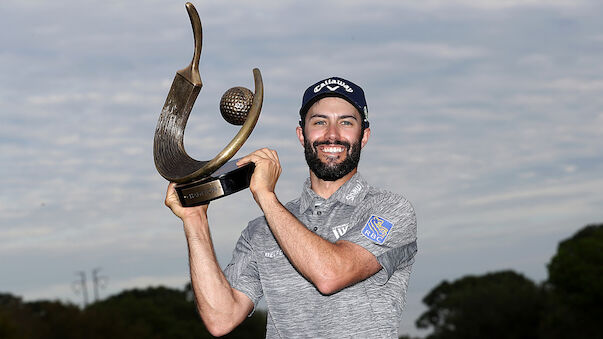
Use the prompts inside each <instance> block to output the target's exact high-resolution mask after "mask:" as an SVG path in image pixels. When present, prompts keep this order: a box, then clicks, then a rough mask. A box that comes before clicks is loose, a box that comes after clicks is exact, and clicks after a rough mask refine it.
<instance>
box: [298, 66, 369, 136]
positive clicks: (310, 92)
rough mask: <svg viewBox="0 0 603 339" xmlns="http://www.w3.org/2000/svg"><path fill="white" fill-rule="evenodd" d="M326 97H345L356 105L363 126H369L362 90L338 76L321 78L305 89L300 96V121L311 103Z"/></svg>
mask: <svg viewBox="0 0 603 339" xmlns="http://www.w3.org/2000/svg"><path fill="white" fill-rule="evenodd" d="M326 97H340V98H342V99H345V100H346V101H347V102H349V103H350V104H352V105H353V106H354V107H356V109H357V110H358V112H359V113H360V115H361V116H362V120H363V127H364V128H367V127H368V126H369V122H368V120H367V118H368V107H367V105H366V99H365V98H364V91H363V90H362V88H360V86H358V85H356V84H355V83H353V82H351V81H349V80H345V79H343V78H339V77H330V78H327V79H324V80H321V81H319V82H317V83H315V84H314V85H312V86H310V87H308V89H306V91H305V92H304V97H303V98H302V106H301V109H300V110H299V115H300V117H301V119H302V120H301V121H302V122H303V119H305V117H306V113H307V112H308V109H310V106H312V104H314V103H315V102H317V101H318V100H320V99H322V98H326Z"/></svg>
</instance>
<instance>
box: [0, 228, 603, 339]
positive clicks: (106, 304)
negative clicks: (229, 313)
mask: <svg viewBox="0 0 603 339" xmlns="http://www.w3.org/2000/svg"><path fill="white" fill-rule="evenodd" d="M547 269H548V278H547V280H546V281H544V282H542V283H535V282H533V281H531V280H530V279H528V278H526V277H524V276H523V275H521V274H519V273H516V272H514V271H500V272H493V273H487V274H484V275H480V276H465V277H462V278H460V279H458V280H455V281H452V282H448V281H443V282H441V283H440V284H439V285H437V286H436V287H435V288H433V289H432V290H431V291H430V292H429V293H428V294H427V295H426V296H425V297H424V299H423V302H424V304H425V305H426V306H427V308H428V309H427V311H426V312H425V313H423V314H422V315H421V316H420V317H419V318H418V319H417V321H416V324H417V326H418V327H419V328H423V329H427V330H430V331H431V334H430V335H428V336H427V337H426V338H425V339H456V338H463V339H471V338H480V339H481V338H490V339H496V338H506V339H514V338H551V339H556V338H563V339H566V338H572V339H573V338H589V339H590V338H594V339H597V338H601V339H603V322H602V321H603V311H602V310H603V224H599V225H589V226H586V227H584V228H582V229H581V230H579V231H578V232H577V233H576V234H574V235H573V236H572V237H570V238H569V239H566V240H564V241H562V242H561V243H559V246H558V249H557V253H556V254H555V255H554V256H553V258H552V259H551V260H550V262H549V264H548V265H547ZM319 311H320V310H317V312H319ZM265 326H266V313H265V312H263V311H260V310H256V312H255V313H254V314H253V315H252V316H251V317H249V318H247V319H246V320H245V322H244V323H243V324H241V325H240V326H239V327H238V328H236V329H235V330H234V331H233V332H232V333H230V334H229V335H227V336H225V338H263V337H264V334H265ZM300 335H302V336H303V334H301V333H300ZM211 337H212V336H211V335H210V334H209V333H208V332H207V330H206V329H205V328H204V326H203V323H202V322H201V321H200V319H199V316H198V315H197V312H196V310H195V305H194V301H193V297H192V292H191V291H190V285H189V286H186V287H185V288H184V289H183V290H177V289H170V288H165V287H154V288H147V289H135V290H129V291H124V292H122V293H120V294H118V295H115V296H113V297H110V298H108V299H105V300H103V301H99V302H96V303H94V304H91V305H89V306H88V307H86V308H85V309H81V308H79V307H77V306H75V305H72V304H65V303H61V302H58V301H34V302H24V301H23V300H21V299H20V298H18V297H15V296H13V295H10V294H2V293H0V338H2V339H13V338H15V339H16V338H19V339H22V338H32V339H37V338H44V339H53V338H61V339H69V338H90V339H96V338H98V339H101V338H102V339H105V338H115V339H120V338H157V339H159V338H211ZM401 338H406V339H409V338H410V337H407V336H403V337H401ZM416 339H418V338H416Z"/></svg>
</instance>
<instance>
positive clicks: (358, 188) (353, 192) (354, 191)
mask: <svg viewBox="0 0 603 339" xmlns="http://www.w3.org/2000/svg"><path fill="white" fill-rule="evenodd" d="M360 191H362V185H361V184H360V183H359V182H358V183H356V186H354V188H353V189H352V190H351V191H350V193H348V194H347V195H346V196H345V198H346V199H347V200H354V199H355V198H356V196H357V195H358V193H360Z"/></svg>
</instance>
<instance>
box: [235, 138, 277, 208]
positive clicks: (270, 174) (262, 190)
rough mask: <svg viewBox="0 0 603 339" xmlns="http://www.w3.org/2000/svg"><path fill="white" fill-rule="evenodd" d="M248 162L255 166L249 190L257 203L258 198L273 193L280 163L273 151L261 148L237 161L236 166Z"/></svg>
mask: <svg viewBox="0 0 603 339" xmlns="http://www.w3.org/2000/svg"><path fill="white" fill-rule="evenodd" d="M249 162H253V163H254V164H255V169H254V171H253V175H252V176H251V182H250V184H249V189H250V190H251V193H252V194H253V197H254V199H255V200H256V201H257V202H258V203H259V200H258V199H259V198H260V197H262V196H263V195H264V194H266V193H268V194H272V193H274V188H275V187H276V182H277V181H278V178H279V176H280V175H281V171H282V169H281V163H280V161H279V159H278V154H277V153H276V151H275V150H272V149H268V148H262V149H259V150H257V151H255V152H253V153H251V154H249V155H247V156H245V157H243V158H241V159H240V160H239V161H237V166H242V165H245V164H247V163H249Z"/></svg>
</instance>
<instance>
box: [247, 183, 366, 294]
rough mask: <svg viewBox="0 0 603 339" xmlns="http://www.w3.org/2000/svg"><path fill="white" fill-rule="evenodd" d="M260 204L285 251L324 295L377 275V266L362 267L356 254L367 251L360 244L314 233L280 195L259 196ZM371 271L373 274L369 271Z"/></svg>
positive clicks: (299, 269)
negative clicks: (286, 205) (334, 240)
mask: <svg viewBox="0 0 603 339" xmlns="http://www.w3.org/2000/svg"><path fill="white" fill-rule="evenodd" d="M258 203H259V205H260V208H261V209H262V211H263V212H264V215H265V217H266V220H267V222H268V225H269V227H270V229H271V230H272V233H273V234H274V236H275V238H276V240H277V242H278V243H279V245H280V247H281V248H282V250H283V252H284V253H285V254H286V255H287V257H288V258H289V260H290V261H291V262H292V264H293V265H294V266H295V268H296V269H297V270H298V271H300V272H301V273H302V275H304V276H305V277H306V278H307V279H308V280H310V281H311V282H312V283H313V284H314V285H315V286H316V287H317V288H318V289H319V290H320V291H321V292H322V293H325V294H330V293H333V292H336V291H337V290H339V289H341V288H343V287H345V286H347V285H350V284H352V283H355V282H357V281H359V280H361V279H364V278H366V276H368V275H370V274H373V273H374V272H373V271H375V270H374V269H373V267H374V266H368V267H359V266H360V265H361V261H360V260H359V258H357V257H356V255H357V254H358V253H359V250H361V251H363V249H361V248H359V246H358V245H355V244H352V243H349V242H338V243H331V242H329V241H327V240H325V239H323V238H321V237H320V236H318V235H316V234H315V233H313V232H311V231H310V230H308V229H307V228H306V226H304V225H303V224H302V223H301V222H300V221H299V220H297V218H296V217H295V216H294V215H293V214H291V213H290V212H289V211H288V210H287V209H286V208H285V207H284V206H283V205H282V204H281V203H280V202H279V201H278V199H277V197H276V195H274V194H264V195H262V196H259V197H258ZM352 247H357V248H352ZM369 255H370V254H369ZM374 261H375V262H376V259H375V260H374ZM377 265H378V264H377ZM367 268H370V269H371V271H370V272H365V271H366V269H367Z"/></svg>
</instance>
